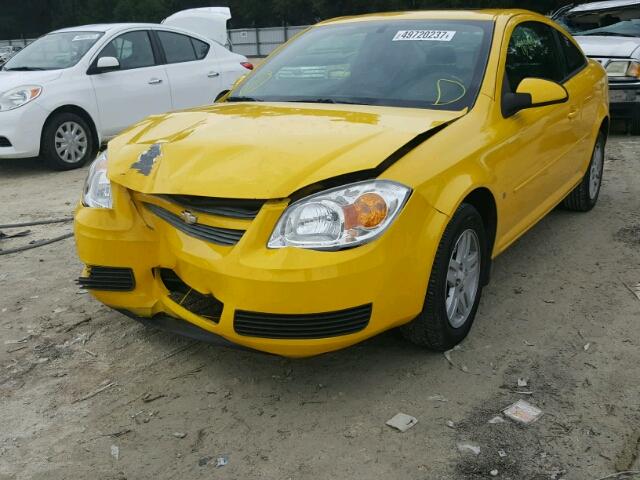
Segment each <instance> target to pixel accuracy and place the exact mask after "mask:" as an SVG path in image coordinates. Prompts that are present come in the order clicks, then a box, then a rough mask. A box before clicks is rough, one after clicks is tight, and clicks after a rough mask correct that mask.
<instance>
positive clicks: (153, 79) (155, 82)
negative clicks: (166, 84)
mask: <svg viewBox="0 0 640 480" xmlns="http://www.w3.org/2000/svg"><path fill="white" fill-rule="evenodd" d="M160 83H162V79H161V78H152V79H151V80H149V85H158V84H160Z"/></svg>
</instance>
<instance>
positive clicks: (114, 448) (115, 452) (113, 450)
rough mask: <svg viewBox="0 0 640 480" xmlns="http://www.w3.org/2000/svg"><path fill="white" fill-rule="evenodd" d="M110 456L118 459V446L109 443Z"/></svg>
mask: <svg viewBox="0 0 640 480" xmlns="http://www.w3.org/2000/svg"><path fill="white" fill-rule="evenodd" d="M111 456H112V457H113V458H115V459H116V460H120V447H118V446H116V445H111Z"/></svg>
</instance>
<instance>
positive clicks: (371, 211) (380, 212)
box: [344, 193, 389, 229]
mask: <svg viewBox="0 0 640 480" xmlns="http://www.w3.org/2000/svg"><path fill="white" fill-rule="evenodd" d="M388 212H389V209H388V207H387V202H385V201H384V198H382V197H381V196H380V195H378V194H377V193H365V194H364V195H361V196H360V197H358V199H357V200H356V201H355V202H354V203H353V204H352V205H349V206H348V207H344V217H345V227H346V228H347V229H349V228H355V227H364V228H374V227H377V226H378V225H380V224H381V223H382V222H383V221H384V219H385V218H387V213H388Z"/></svg>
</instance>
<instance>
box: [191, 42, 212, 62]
mask: <svg viewBox="0 0 640 480" xmlns="http://www.w3.org/2000/svg"><path fill="white" fill-rule="evenodd" d="M191 43H192V44H193V49H194V50H195V51H196V58H197V59H198V60H202V59H203V58H204V57H206V56H207V53H209V44H208V43H205V42H201V41H200V40H198V39H196V38H193V37H191Z"/></svg>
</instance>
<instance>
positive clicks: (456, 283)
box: [401, 204, 489, 351]
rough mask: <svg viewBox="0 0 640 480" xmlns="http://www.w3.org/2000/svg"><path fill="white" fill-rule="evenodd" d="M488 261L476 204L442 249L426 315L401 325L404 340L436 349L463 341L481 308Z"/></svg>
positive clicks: (455, 223)
mask: <svg viewBox="0 0 640 480" xmlns="http://www.w3.org/2000/svg"><path fill="white" fill-rule="evenodd" d="M488 260H489V248H488V242H487V235H486V231H485V228H484V223H483V221H482V217H481V216H480V214H479V213H478V211H477V210H476V209H475V208H474V207H473V206H471V205H469V204H462V205H461V206H460V207H459V208H458V210H457V211H456V213H455V215H454V216H453V218H452V219H451V221H450V222H449V225H448V226H447V228H446V229H445V232H444V235H443V236H442V240H441V241H440V245H439V246H438V251H437V253H436V256H435V259H434V262H433V268H432V270H431V277H430V278H429V285H428V287H427V294H426V297H425V302H424V307H423V309H422V312H421V313H420V315H418V317H417V318H416V319H415V320H413V321H412V322H411V323H409V324H407V325H405V326H403V327H401V331H402V333H403V335H404V337H405V338H406V339H407V340H409V341H411V342H412V343H415V344H417V345H420V346H423V347H427V348H429V349H431V350H436V351H445V350H449V349H451V348H453V347H454V346H456V345H457V344H458V343H460V342H462V340H464V339H465V338H466V337H467V335H468V334H469V331H470V330H471V325H472V324H473V321H474V319H475V316H476V312H477V310H478V305H479V303H480V296H481V295H482V278H483V275H482V273H483V269H484V268H485V267H486V265H487V262H488Z"/></svg>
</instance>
